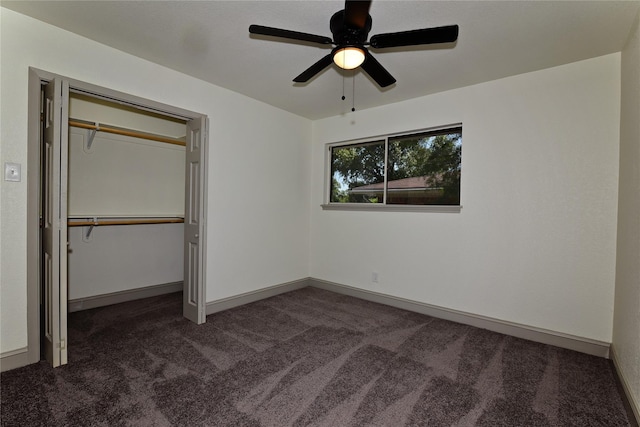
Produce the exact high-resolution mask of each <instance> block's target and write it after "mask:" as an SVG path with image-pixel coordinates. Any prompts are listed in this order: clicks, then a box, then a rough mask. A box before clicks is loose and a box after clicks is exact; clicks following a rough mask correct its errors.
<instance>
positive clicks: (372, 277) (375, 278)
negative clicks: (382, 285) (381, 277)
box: [371, 271, 378, 283]
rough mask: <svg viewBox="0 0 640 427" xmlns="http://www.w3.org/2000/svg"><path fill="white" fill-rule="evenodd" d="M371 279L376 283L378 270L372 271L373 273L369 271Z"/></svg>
mask: <svg viewBox="0 0 640 427" xmlns="http://www.w3.org/2000/svg"><path fill="white" fill-rule="evenodd" d="M371 281H372V282H373V283H378V272H377V271H374V272H373V273H371Z"/></svg>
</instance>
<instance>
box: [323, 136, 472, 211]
mask: <svg viewBox="0 0 640 427" xmlns="http://www.w3.org/2000/svg"><path fill="white" fill-rule="evenodd" d="M458 128H460V129H462V123H453V124H450V125H445V126H437V127H432V128H426V129H418V130H411V131H405V132H398V133H391V134H385V135H376V136H371V137H366V138H361V139H353V140H347V141H338V142H330V143H327V144H325V147H324V153H325V166H324V195H323V203H322V204H321V205H320V206H321V207H322V209H323V210H342V211H381V212H442V213H460V211H461V210H462V194H461V195H460V204H458V205H404V204H387V190H388V189H387V175H388V173H387V168H388V166H389V164H388V163H389V140H390V139H397V138H400V137H411V136H412V135H416V134H422V133H437V132H439V131H444V130H449V129H451V130H453V129H458ZM380 141H384V170H385V172H384V180H383V183H384V190H383V202H382V203H352V202H351V203H350V202H347V203H338V202H332V201H331V190H332V187H331V183H332V167H331V166H332V164H331V154H332V149H334V148H340V147H348V146H356V145H362V144H367V143H376V142H380ZM461 162H462V160H461ZM460 184H461V190H462V164H461V177H460Z"/></svg>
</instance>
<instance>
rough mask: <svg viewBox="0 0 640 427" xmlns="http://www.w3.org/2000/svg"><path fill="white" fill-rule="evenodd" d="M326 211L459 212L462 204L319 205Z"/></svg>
mask: <svg viewBox="0 0 640 427" xmlns="http://www.w3.org/2000/svg"><path fill="white" fill-rule="evenodd" d="M320 206H322V209H323V210H328V211H371V212H375V211H377V212H440V213H460V211H461V210H462V205H457V206H436V205H383V204H378V203H329V204H324V205H320Z"/></svg>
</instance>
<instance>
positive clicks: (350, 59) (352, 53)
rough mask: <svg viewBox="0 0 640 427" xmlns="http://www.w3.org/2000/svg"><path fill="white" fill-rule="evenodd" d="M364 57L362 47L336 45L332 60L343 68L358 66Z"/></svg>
mask: <svg viewBox="0 0 640 427" xmlns="http://www.w3.org/2000/svg"><path fill="white" fill-rule="evenodd" d="M364 59H365V52H364V49H362V48H359V47H356V46H344V47H338V48H336V50H335V51H334V52H333V62H335V64H336V65H337V66H338V67H340V68H343V69H345V70H353V69H354V68H358V67H359V66H360V65H362V63H363V62H364Z"/></svg>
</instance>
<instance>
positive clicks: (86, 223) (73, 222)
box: [67, 218, 184, 227]
mask: <svg viewBox="0 0 640 427" xmlns="http://www.w3.org/2000/svg"><path fill="white" fill-rule="evenodd" d="M183 222H184V218H149V219H144V218H141V219H109V220H105V219H100V220H98V219H96V220H87V221H76V220H70V221H68V222H67V226H69V227H87V226H100V225H140V224H178V223H183Z"/></svg>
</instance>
